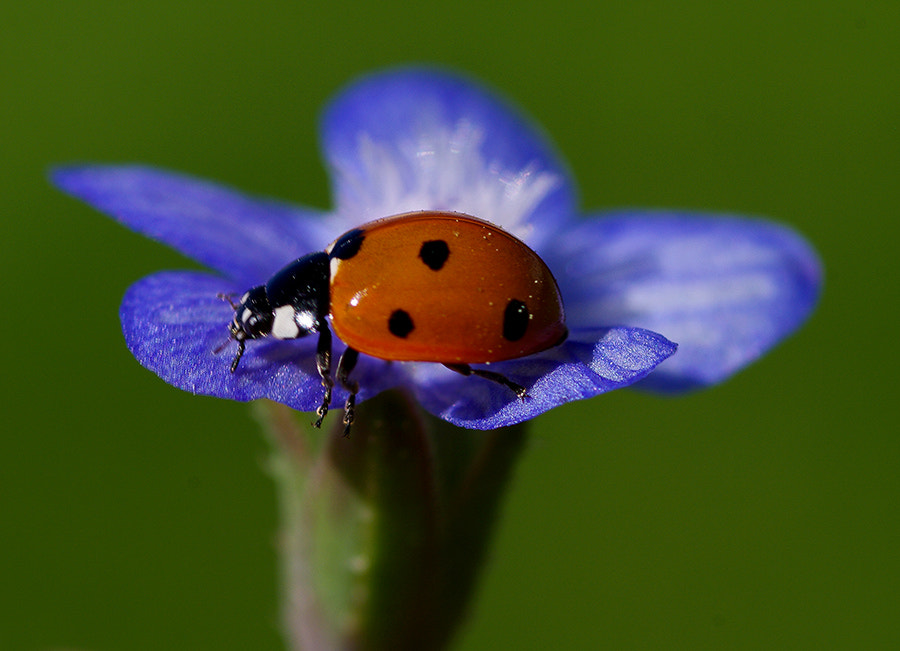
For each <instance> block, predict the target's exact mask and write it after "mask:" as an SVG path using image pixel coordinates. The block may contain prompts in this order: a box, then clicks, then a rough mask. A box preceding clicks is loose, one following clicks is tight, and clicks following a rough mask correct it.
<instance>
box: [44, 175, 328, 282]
mask: <svg viewBox="0 0 900 651" xmlns="http://www.w3.org/2000/svg"><path fill="white" fill-rule="evenodd" d="M52 180H53V182H54V183H55V184H56V185H57V186H58V187H59V188H60V189H62V190H64V191H65V192H68V193H69V194H71V195H73V196H76V197H78V198H79V199H82V200H83V201H85V202H87V203H88V204H90V205H91V206H93V207H94V208H96V209H97V210H100V211H102V212H105V213H107V214H110V215H112V216H113V217H115V218H116V219H117V220H118V221H120V222H122V223H123V224H125V225H126V226H128V227H129V228H131V229H133V230H135V231H137V232H139V233H142V234H144V235H147V236H149V237H152V238H154V239H157V240H160V241H162V242H165V243H166V244H169V245H170V246H172V247H174V248H175V249H177V250H179V251H181V252H182V253H184V254H185V255H187V256H188V257H191V258H193V259H195V260H197V261H198V262H201V263H203V264H204V265H207V266H209V267H210V268H212V269H216V270H218V271H220V272H222V273H224V274H226V275H227V276H229V277H230V278H232V279H234V280H238V281H241V284H244V285H247V286H249V285H251V284H256V283H259V282H262V281H264V280H265V279H266V278H268V277H269V276H270V275H272V273H274V272H275V271H277V270H278V269H280V268H281V267H282V266H284V265H285V264H287V263H288V262H290V261H291V260H293V259H294V258H298V257H300V256H301V255H305V254H307V253H309V252H311V251H316V250H320V249H322V248H324V247H325V245H326V244H328V242H329V241H330V240H331V239H332V238H333V236H334V233H333V232H332V233H331V234H330V235H329V234H328V233H326V231H325V229H324V228H323V225H322V220H320V219H317V218H318V217H319V216H320V215H319V213H317V212H316V211H313V210H309V209H304V208H298V207H294V206H288V205H285V204H282V203H278V202H276V201H272V200H269V199H257V198H251V197H249V196H246V195H243V194H241V193H239V192H236V191H234V190H231V189H229V188H226V187H223V186H221V185H216V184H213V183H210V182H208V181H202V180H199V179H195V178H191V177H188V176H182V175H179V174H173V173H171V172H165V171H162V170H157V169H153V168H148V167H139V166H73V167H62V168H59V169H56V170H54V171H53V173H52ZM243 289H246V287H243V288H242V289H241V291H243Z"/></svg>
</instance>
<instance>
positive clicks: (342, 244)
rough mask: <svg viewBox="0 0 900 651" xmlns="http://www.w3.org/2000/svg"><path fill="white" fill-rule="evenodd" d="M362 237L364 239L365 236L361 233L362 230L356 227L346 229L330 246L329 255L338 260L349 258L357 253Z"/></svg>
mask: <svg viewBox="0 0 900 651" xmlns="http://www.w3.org/2000/svg"><path fill="white" fill-rule="evenodd" d="M364 239H366V236H365V235H363V232H362V231H361V230H360V229H358V228H354V229H353V230H352V231H347V232H346V233H344V234H343V235H341V236H340V237H339V238H338V240H337V242H335V243H334V246H333V247H331V253H330V254H329V255H330V256H331V257H332V258H337V259H338V260H349V259H350V258H352V257H353V256H355V255H356V254H357V253H359V249H360V247H361V246H362V243H363V240H364Z"/></svg>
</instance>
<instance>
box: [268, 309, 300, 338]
mask: <svg viewBox="0 0 900 651" xmlns="http://www.w3.org/2000/svg"><path fill="white" fill-rule="evenodd" d="M273 314H274V315H275V320H274V321H273V322H272V334H273V335H274V336H275V337H277V338H278V339H296V338H297V337H299V336H300V328H299V326H297V323H296V321H294V306H293V305H282V306H281V307H277V308H275V311H274V313H273Z"/></svg>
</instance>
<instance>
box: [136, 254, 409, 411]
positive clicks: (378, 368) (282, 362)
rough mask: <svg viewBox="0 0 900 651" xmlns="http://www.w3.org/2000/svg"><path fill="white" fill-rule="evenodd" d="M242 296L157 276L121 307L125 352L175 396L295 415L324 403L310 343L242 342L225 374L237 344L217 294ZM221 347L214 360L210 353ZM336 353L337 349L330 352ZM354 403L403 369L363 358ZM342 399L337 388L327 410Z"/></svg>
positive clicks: (219, 284) (232, 289)
mask: <svg viewBox="0 0 900 651" xmlns="http://www.w3.org/2000/svg"><path fill="white" fill-rule="evenodd" d="M244 289H245V288H243V287H241V288H238V286H236V285H234V284H232V283H229V282H228V281H226V280H223V279H222V278H219V277H217V276H212V275H209V274H203V273H197V272H163V273H159V274H155V275H153V276H149V277H147V278H144V279H143V280H141V281H139V282H137V283H135V284H134V285H132V286H131V287H130V288H129V289H128V292H127V293H126V294H125V298H124V299H123V301H122V306H121V309H120V316H121V319H122V330H123V332H124V334H125V340H126V342H127V344H128V347H129V349H130V350H131V352H132V353H133V354H134V356H135V357H136V358H137V360H138V361H139V362H140V363H141V364H143V365H144V366H145V367H146V368H148V369H150V370H151V371H153V372H154V373H156V374H157V375H158V376H159V377H161V378H162V379H163V380H165V381H166V382H168V383H169V384H172V385H174V386H176V387H178V388H180V389H183V390H185V391H189V392H191V393H198V394H203V395H209V396H216V397H219V398H229V399H231V400H240V401H248V400H254V399H256V398H269V399H271V400H275V401H276V402H281V403H284V404H286V405H289V406H291V407H293V408H295V409H298V410H300V411H313V410H315V409H316V408H317V407H318V406H319V404H320V403H321V401H322V391H323V389H322V383H321V380H320V379H319V376H318V372H317V370H316V365H315V354H316V353H315V351H316V337H315V336H310V337H306V338H303V339H297V340H293V341H279V340H273V339H264V340H259V341H249V342H247V351H246V353H245V354H244V356H243V358H242V359H241V363H240V366H239V367H238V370H237V372H235V373H231V372H230V369H229V367H230V365H231V360H232V359H233V357H234V354H235V352H236V346H237V344H235V343H233V342H229V340H228V327H227V326H228V323H229V322H230V321H231V319H232V317H233V316H234V312H233V311H232V309H231V308H230V307H229V305H228V303H227V302H226V301H224V300H222V299H219V298H217V294H218V293H234V294H237V293H239V292H241V291H243V290H244ZM223 344H226V345H225V347H224V349H223V350H222V351H221V352H220V353H219V354H216V353H215V350H216V349H218V348H220V347H221V346H222V345H223ZM340 350H341V347H340V342H336V346H335V351H336V352H339V351H340ZM353 376H354V379H356V380H358V381H359V382H360V384H361V385H362V386H361V391H360V399H361V400H363V399H365V398H367V397H371V396H372V395H374V394H376V393H378V392H380V391H384V390H385V389H388V388H391V387H394V386H397V385H399V384H402V383H403V382H404V381H405V375H404V374H403V369H402V367H399V366H397V365H391V364H388V363H387V362H383V361H381V360H376V359H372V358H368V357H367V358H364V359H361V360H360V363H359V365H358V367H357V369H356V371H355V372H354V374H353ZM345 399H346V392H344V391H343V390H341V389H340V388H339V387H336V388H335V394H334V399H333V402H332V405H339V404H341V403H342V402H343V401H344V400H345Z"/></svg>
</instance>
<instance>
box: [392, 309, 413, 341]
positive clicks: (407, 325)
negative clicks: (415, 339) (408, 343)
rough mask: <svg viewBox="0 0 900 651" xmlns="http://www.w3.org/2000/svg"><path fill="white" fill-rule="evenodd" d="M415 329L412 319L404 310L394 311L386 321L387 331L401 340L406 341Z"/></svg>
mask: <svg viewBox="0 0 900 651" xmlns="http://www.w3.org/2000/svg"><path fill="white" fill-rule="evenodd" d="M415 327H416V326H415V325H414V324H413V320H412V317H410V316H409V313H408V312H406V311H404V310H394V311H393V312H392V313H391V316H390V318H389V319H388V330H390V331H391V334H392V335H394V336H395V337H400V338H401V339H406V337H407V336H409V333H410V332H412V331H413V329H415Z"/></svg>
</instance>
